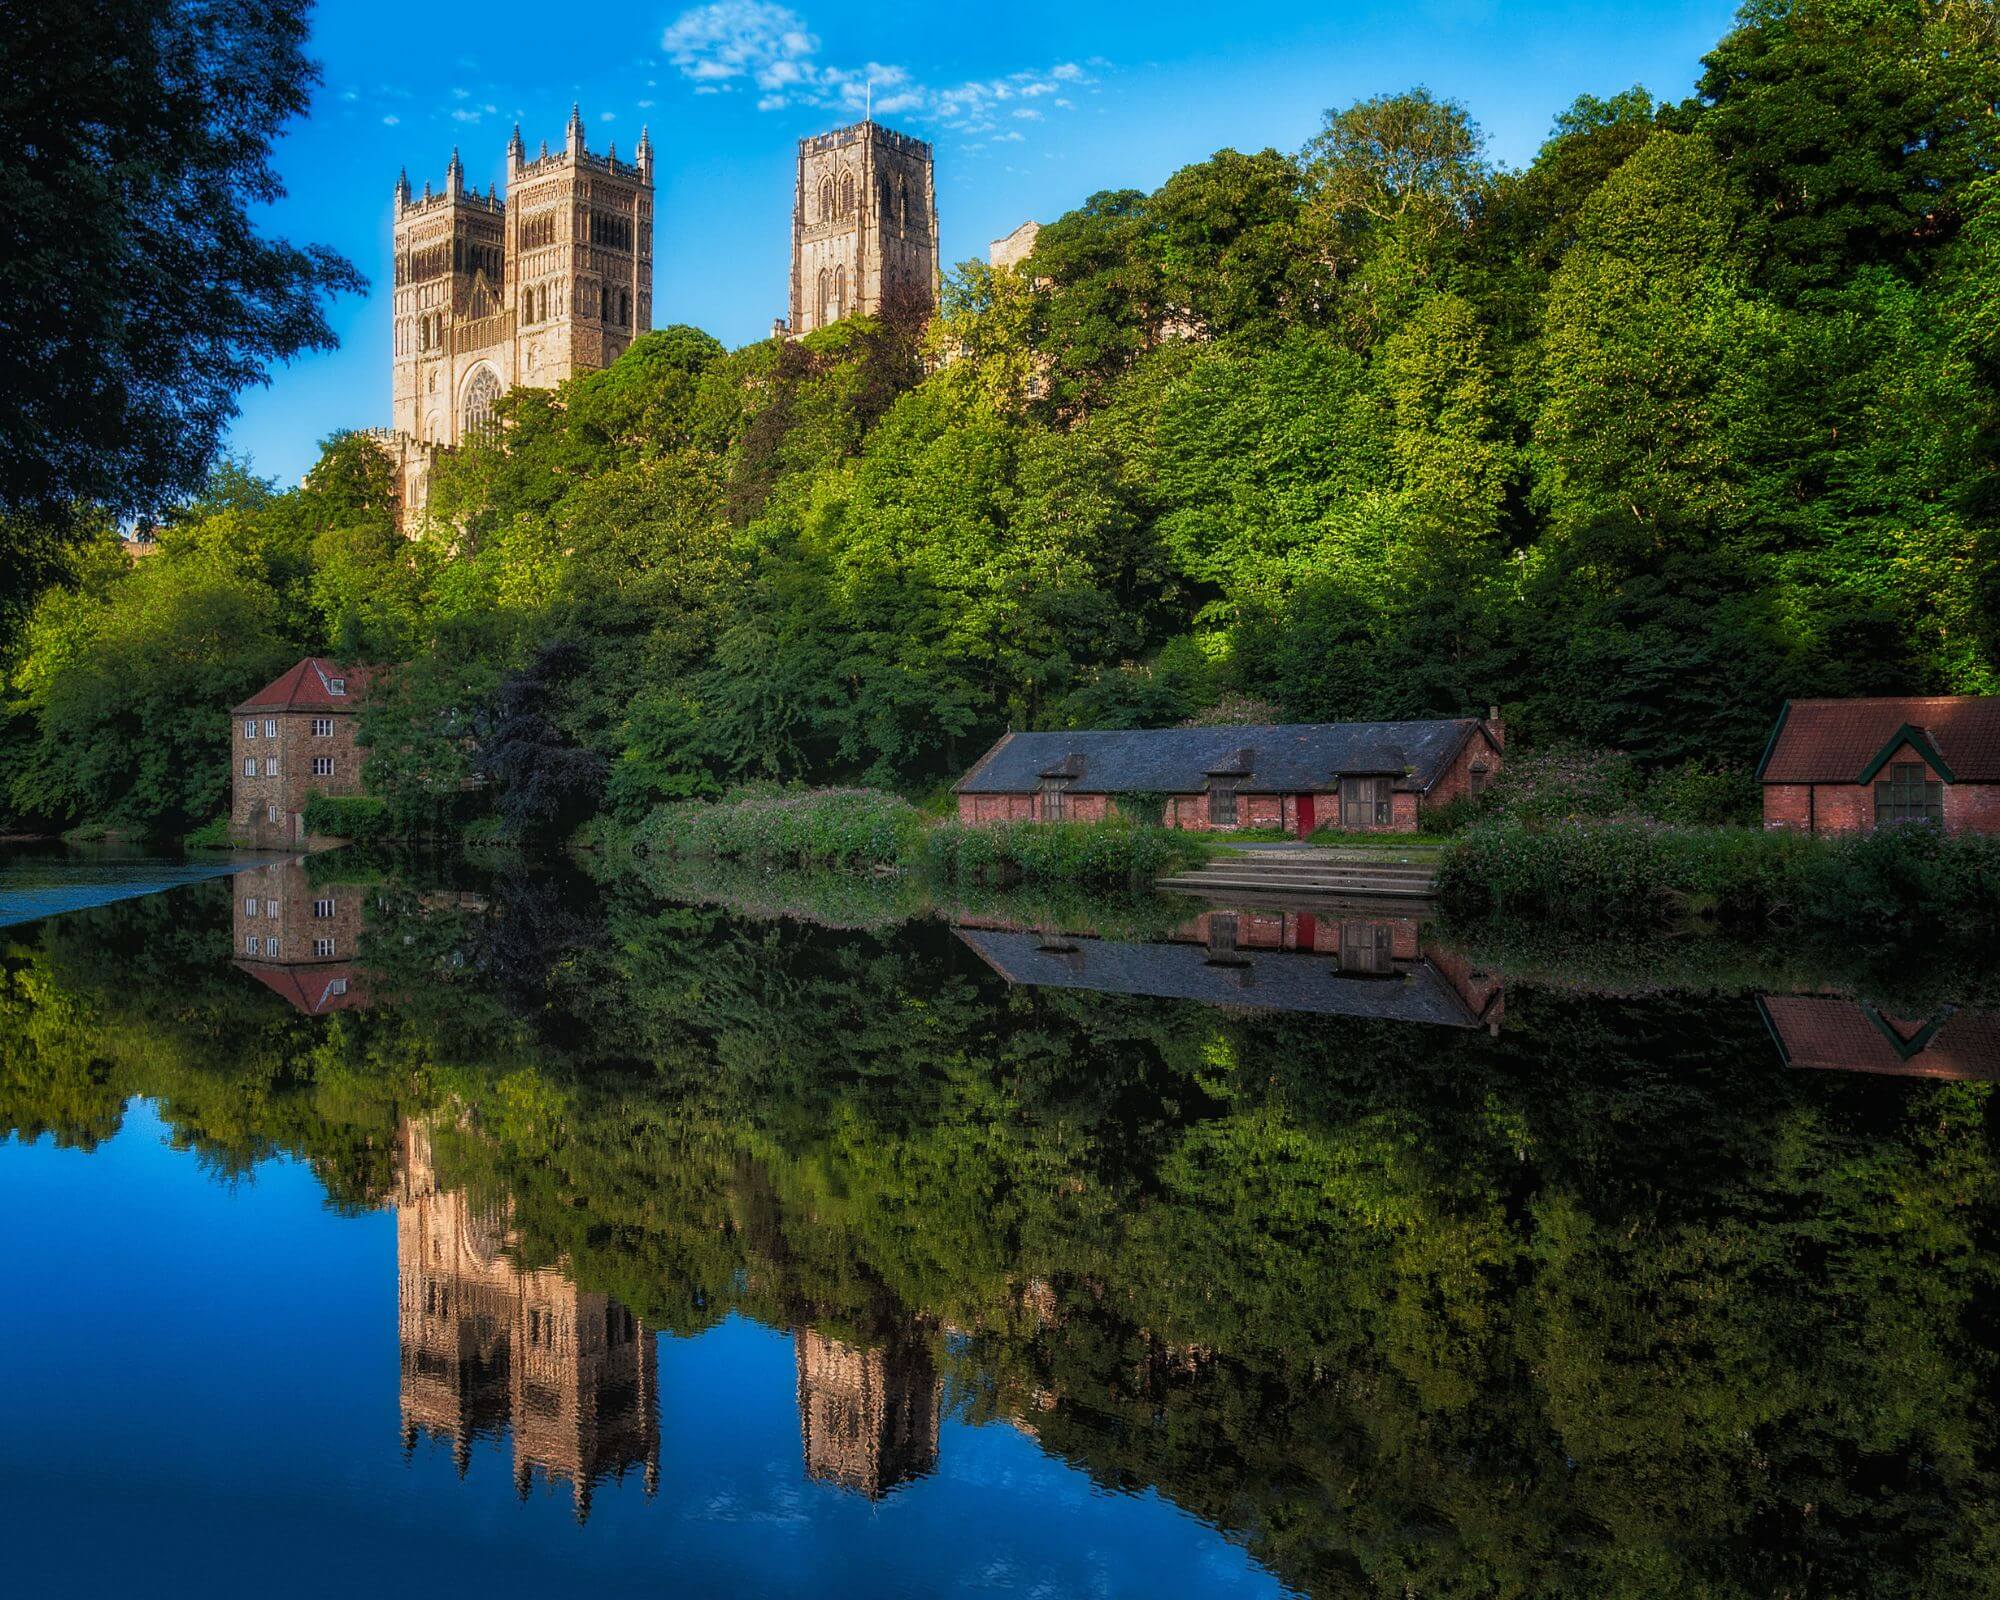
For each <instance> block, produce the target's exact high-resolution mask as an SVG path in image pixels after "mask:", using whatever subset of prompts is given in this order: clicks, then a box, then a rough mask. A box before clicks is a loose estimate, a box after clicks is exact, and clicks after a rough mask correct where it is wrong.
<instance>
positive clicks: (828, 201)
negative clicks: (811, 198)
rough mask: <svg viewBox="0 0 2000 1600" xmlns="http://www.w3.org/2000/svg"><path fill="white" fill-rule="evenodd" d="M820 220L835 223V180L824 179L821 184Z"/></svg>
mask: <svg viewBox="0 0 2000 1600" xmlns="http://www.w3.org/2000/svg"><path fill="white" fill-rule="evenodd" d="M819 220H820V221H821V222H831V221H833V179H831V178H822V179H820V184H819Z"/></svg>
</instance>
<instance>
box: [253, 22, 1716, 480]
mask: <svg viewBox="0 0 2000 1600" xmlns="http://www.w3.org/2000/svg"><path fill="white" fill-rule="evenodd" d="M1734 11H1735V4H1734V0H1650V3H1643V4H1632V3H1623V4H1621V3H1617V0H1611V3H1606V0H1519V3H1512V4H1501V3H1499V0H1342V3H1337V4H1321V5H1293V4H1238V5H1234V6H1215V5H1212V4H1192V3H1188V0H1151V3H1148V4H1131V5H1116V6H1100V5H1080V4H1074V3H1072V4H1067V5H1064V4H1047V3H1043V0H1009V3H1008V4H1005V5H984V6H979V7H976V8H975V7H964V8H957V7H948V6H940V5H914V4H905V3H901V0H876V3H873V4H866V5H859V6H856V5H844V6H838V7H836V6H833V5H830V4H827V3H825V0H793V3H791V4H789V5H785V4H777V3H773V0H719V3H716V4H706V5H695V6H687V5H679V4H676V3H674V0H666V3H664V4H658V5H652V4H636V5H634V4H622V3H618V0H598V3H596V4H593V5H589V6H580V5H563V4H551V3H550V0H534V3H525V4H524V3H519V0H488V3H486V4H483V5H481V6H479V7H476V8H475V7H469V6H454V5H421V4H411V3H409V0H404V3H402V4H391V3H389V0H322V4H321V5H320V7H319V9H318V11H317V12H316V14H315V18H314V37H313V46H312V48H313V52H314V54H315V55H316V56H317V57H318V59H319V60H320V61H321V63H322V64H323V66H324V69H325V83H324V84H323V86H322V87H321V89H320V90H319V92H318V94H317V96H316V97H315V100H314V105H313V110H312V114H311V115H310V117H308V118H307V119H306V120H304V121H302V122H300V123H299V124H297V125H295V126H294V127H293V128H292V129H291V130H290V131H289V132H288V133H287V134H286V136H285V137H284V138H283V139H282V140H281V142H280V144H279V146H278V149H277V152H276V161H277V166H278V170H279V172H280V175H281V176H282V177H283V179H284V182H285V185H286V188H287V190H288V194H287V197H286V198H285V199H284V200H283V201H282V202H280V203H279V204H278V205H277V206H275V207H274V208H273V209H272V212H271V214H270V217H269V226H270V228H271V230H272V231H274V232H277V233H281V234H284V235H286V236H288V237H290V238H292V239H294V240H298V241H305V240H313V241H317V242H322V243H326V244H330V245H332V246H334V247H335V248H336V249H339V250H341V251H342V252H344V253H345V254H346V255H347V256H348V257H349V258H350V259H351V260H352V261H354V262H355V263H356V264H357V265H358V266H359V267H360V268H361V270H362V271H363V272H364V273H365V274H367V276H368V277H369V279H370V280H371V281H372V282H373V283H374V284H376V285H377V288H376V291H375V292H374V293H372V294H371V295H369V296H368V297H367V298H366V299H359V298H355V297H346V298H343V299H342V300H340V301H339V302H338V303H337V304H336V305H335V306H334V308H333V324H334V327H335V330H336V331H337V332H338V334H339V336H340V348H339V349H338V350H337V351H335V352H332V353H330V354H325V355H316V356H311V357H307V358H305V359H302V360H300V361H298V362H297V363H295V364H294V365H292V366H291V367H288V368H281V369H279V370H278V371H277V372H275V373H274V374H273V378H272V382H271V384H270V386H269V387H268V388H264V389H253V390H251V391H250V392H249V393H247V394H246V395H245V396H244V397H243V415H242V417H241V418H240V420H239V421H238V423H237V425H236V427H235V429H234V430H233V432H232V435H231V439H230V447H231V448H232V449H234V450H236V451H239V452H241V453H243V454H246V455H247V456H249V458H250V460H251V464H252V466H253V467H254V469H255V470H256V471H258V472H261V473H264V474H267V475H271V476H275V477H277V478H278V479H279V480H280V481H281V482H282V483H286V484H289V483H293V482H296V481H297V479H298V477H299V475H300V474H301V473H303V472H304V471H305V469H306V468H307V467H308V466H310V465H311V463H312V461H313V459H314V456H315V454H316V443H317V441H318V440H319V439H320V438H322V437H323V436H324V435H326V434H328V433H330V432H333V431H334V430H335V429H338V428H343V427H364V426H370V425H376V424H381V423H385V422H387V420H388V410H389V298H388V294H387V292H386V289H384V288H383V287H381V286H382V285H385V284H386V282H387V278H388V270H389V225H390V207H391V192H392V190H393V187H394V184H395V179H396V173H397V171H398V169H399V168H402V167H407V168H408V169H409V173H410V181H411V183H412V184H413V185H415V186H416V187H417V188H418V189H421V188H422V187H423V184H424V180H425V179H426V178H428V179H430V180H431V181H432V182H434V183H439V184H442V182H443V180H444V169H445V162H446V160H447V158H448V157H449V155H450V153H451V150H452V147H453V146H454V145H456V146H458V148H459V150H460V151H461V153H462V156H463V159H464V162H465V167H466V175H467V181H468V182H472V183H477V184H479V185H480V186H481V187H484V185H485V184H487V183H488V182H492V181H499V180H501V179H502V178H503V176H504V167H505V151H506V143H507V136H508V133H509V131H510V130H511V128H512V127H513V125H514V123H515V122H516V120H518V121H519V122H520V124H521V129H522V133H523V135H524V137H525V138H526V140H527V142H528V147H529V149H530V151H532V150H533V149H534V148H535V147H536V145H537V144H538V142H539V141H540V140H542V139H547V140H548V141H549V142H550V144H551V145H555V144H558V143H559V142H560V140H561V138H562V130H563V124H564V123H565V121H566V120H567V118H568V114H569V108H570V104H571V102H572V101H575V102H577V103H579V104H580V105H581V106H582V108H583V116H584V120H585V122H586V124H587V125H588V129H589V133H588V138H589V143H590V147H591V148H592V149H593V150H601V149H602V148H603V147H604V146H605V145H606V144H607V143H609V142H612V141H615V142H616V143H617V146H618V149H619V151H620V152H621V153H623V154H625V155H628V156H629V155H630V153H631V150H632V147H633V146H634V144H636V142H637V140H638V136H639V129H640V127H641V126H642V125H647V126H650V128H651V130H652V136H653V142H654V145H655V147H656V149H657V152H658V169H657V173H656V184H657V191H658V192H657V204H656V209H655V222H654V240H653V256H654V301H653V303H654V321H655V323H656V325H660V324H665V323H670V322H688V323H693V324H696V325H697V326H700V327H703V328H706V329H708V330H709V332H711V333H713V334H715V335H716V336H717V337H718V338H720V339H721V340H722V341H723V342H724V343H725V344H729V345H732V346H734V345H739V344H744V343H747V342H749V341H751V340H754V339H758V338H762V337H764V336H765V335H766V334H767V333H768V332H769V331H770V326H771V319H772V318H773V317H774V316H777V315H781V314H782V313H783V312H784V310H785V284H786V271H787V251H788V248H789V234H788V230H789V227H790V212H791V183H792V147H793V142H794V141H795V140H797V139H799V138H801V137H802V136H804V135H806V134H809V133H813V132H816V131H819V130H820V129H823V128H827V127H834V126H838V125H840V124H841V123H844V122H848V121H852V120H854V119H855V118H856V117H857V116H858V115H859V107H860V101H861V96H862V94H863V93H864V87H863V86H864V85H865V84H866V83H867V82H868V81H870V80H871V79H872V80H873V82H874V84H875V112H876V118H877V120H878V121H881V122H885V123H887V124H889V125H890V126H892V127H896V128H900V129H903V130H904V131H906V132H909V133H914V134H916V135H918V136H919V137H921V138H925V139H929V140H930V141H932V143H933V144H934V145H935V146H936V149H937V163H938V180H937V181H938V212H939V221H940V226H941V228H942V231H943V246H944V254H945V259H946V262H947V264H949V263H951V262H954V261H962V260H965V259H966V258H968V257H972V256H983V255H984V253H985V249H986V244H987V241H989V240H990V239H993V238H995V237H997V236H999V235H1001V234H1004V233H1006V232H1007V231H1009V230H1010V229H1012V228H1013V227H1014V226H1015V225H1016V224H1018V223H1019V222H1021V221H1022V220H1023V219H1025V218H1028V217H1035V218H1039V219H1042V220H1047V219H1048V218H1051V217H1054V216H1058V215H1060V214H1061V213H1062V212H1063V211H1065V210H1067V209H1069V208H1070V207H1071V206H1073V205H1075V204H1076V203H1078V202H1079V201H1080V200H1082V199H1083V198H1084V197H1085V196H1087V195H1089V194H1091V193H1092V192H1093V191H1095V190H1098V189H1109V188H1140V189H1151V188H1154V187H1156V186H1157V185H1158V184H1159V183H1160V182H1161V181H1162V180H1164V179H1165V178H1166V177H1167V176H1168V174H1170V173H1171V172H1172V171H1173V170H1174V169H1175V168H1176V167H1179V166H1182V165H1184V164H1186V163H1187V162H1189V161H1194V160H1199V159H1200V158H1202V157H1203V156H1206V155H1208V154H1210V153H1211V152H1213V151H1215V150H1217V149H1220V148H1222V147H1224V146H1234V147H1236V148H1238V149H1246V150H1251V149H1261V148H1263V147H1264V146H1266V145H1275V146H1276V147H1278V148H1279V149H1282V150H1295V149H1297V148H1298V147H1299V146H1300V145H1301V144H1303V143H1304V142H1305V141H1306V139H1308V138H1309V137H1310V136H1311V135H1312V134H1313V132H1314V131H1315V130H1316V129H1317V128H1318V126H1319V121H1320V115H1321V113H1322V112H1323V111H1324V110H1326V109H1327V108H1328V107H1331V106H1341V105H1346V104H1348V103H1350V102H1352V101H1354V100H1357V99H1361V98H1364V97H1366V96H1368V95H1372V94H1380V93H1385V92H1390V91H1394V90H1397V89H1402V88H1407V87H1409V86H1411V85H1413V84H1424V85H1426V86H1428V87H1429V88H1430V89H1431V90H1432V91H1433V92H1435V93H1437V94H1440V95H1444V96H1448V97H1451V98H1453V99H1457V100H1460V101H1463V102H1464V103H1465V105H1466V106H1467V107H1468V108H1469V109H1470V110H1471V112H1472V114H1473V116H1474V117H1475V118H1476V119H1477V121H1478V122H1479V124H1480V125H1481V127H1483V128H1484V129H1485V131H1486V133H1487V136H1488V138H1489V140H1490V145H1491V152H1492V154H1493V155H1494V157H1495V158H1496V159H1498V160H1500V161H1502V162H1505V163H1508V164H1511V165H1521V164H1525V163H1526V162H1527V161H1529V160H1530V159H1532V157H1533V155H1534V152H1535V149H1536V147H1537V146H1538V145H1539V144H1540V143H1541V141H1542V139H1543V138H1544V137H1545V136H1546V135H1547V132H1548V129H1549V125H1550V123H1551V121H1552V120H1553V119H1554V117H1555V116H1556V114H1557V113H1558V112H1559V111H1561V110H1562V109H1563V107H1565V106H1566V105H1568V104H1569V103H1570V101H1571V100H1573V99H1574V98H1575V97H1576V96H1577V95H1578V94H1580V93H1586V92H1587V93H1593V94H1611V93H1615V92H1616V91H1617V90H1619V89H1623V88H1627V87H1629V86H1630V85H1632V84H1634V83H1643V84H1644V85H1645V86H1646V87H1647V88H1648V89H1650V90H1652V91H1653V93H1654V94H1655V95H1656V96H1659V97H1662V98H1676V99H1677V98H1679V97H1681V96H1683V95H1685V94H1686V93H1687V92H1688V91H1689V89H1690V88H1691V86H1692V84H1693V81H1694V77H1695V74H1696V72H1697V70H1698V63H1699V61H1700V57H1701V55H1702V53H1703V52H1704V51H1705V50H1707V49H1708V48H1709V46H1710V45H1712V44H1713V43H1714V42H1715V40H1716V39H1718V38H1719V37H1721V35H1722V34H1723V32H1724V31H1726V29H1727V28H1728V26H1729V24H1730V20H1731V17H1732V15H1733V13H1734Z"/></svg>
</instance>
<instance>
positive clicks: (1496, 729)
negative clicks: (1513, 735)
mask: <svg viewBox="0 0 2000 1600" xmlns="http://www.w3.org/2000/svg"><path fill="white" fill-rule="evenodd" d="M1486 731H1487V732H1488V733H1490V734H1492V735H1493V742H1494V743H1495V744H1497V745H1498V746H1499V747H1500V748H1501V749H1502V750H1505V749H1506V748H1507V724H1506V723H1504V722H1502V721H1501V720H1500V708H1499V707H1498V706H1488V707H1487V708H1486Z"/></svg>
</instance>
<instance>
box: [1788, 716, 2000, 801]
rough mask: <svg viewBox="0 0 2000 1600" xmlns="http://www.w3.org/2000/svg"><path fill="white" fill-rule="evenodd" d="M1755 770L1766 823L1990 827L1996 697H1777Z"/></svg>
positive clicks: (1998, 771)
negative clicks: (1778, 702)
mask: <svg viewBox="0 0 2000 1600" xmlns="http://www.w3.org/2000/svg"><path fill="white" fill-rule="evenodd" d="M1757 779H1758V781H1759V782H1760V783H1761V784H1762V785H1763V786H1764V826H1765V827H1767V828H1800V829H1803V830H1804V831H1805V832H1807V833H1865V832H1867V831H1868V830H1869V829H1871V828H1874V827H1876V826H1878V825H1880V824H1881V823H1884V822H1931V823H1935V824H1937V825H1938V826H1940V827H1942V828H1943V829H1944V830H1945V831H1946V832H1947V833H1961V832H1969V833H2000V697H1986V698H1981V697H1979V696H1975V695H1930V696H1908V695H1905V696H1896V697H1892V698H1884V699H1874V700H1787V701H1786V702H1785V705H1784V709H1783V710H1781V711H1780V712H1779V713H1778V721H1777V725H1776V726H1775V727H1774V728H1772V730H1771V738H1770V742H1769V743H1768V744H1766V745H1765V747H1764V759H1763V760H1762V761H1760V762H1758V764H1757Z"/></svg>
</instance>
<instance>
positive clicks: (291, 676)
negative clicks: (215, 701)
mask: <svg viewBox="0 0 2000 1600" xmlns="http://www.w3.org/2000/svg"><path fill="white" fill-rule="evenodd" d="M374 675H375V669H374V668H373V667H343V666H341V665H339V664H338V663H337V662H333V661H329V660H327V659H326V657H325V656H307V657H306V658H305V660H303V661H301V662H300V663H299V664H298V665H297V666H295V667H293V668H291V669H290V670H289V671H287V672H285V673H284V674H283V675H281V676H279V677H276V678H273V679H272V680H271V681H270V682H269V683H267V684H265V685H264V687H263V688H261V689H259V690H258V691H257V692H256V693H255V694H253V695H252V696H251V697H250V698H249V699H248V700H245V701H244V702H243V703H242V704H241V705H239V706H237V707H236V708H235V709H236V710H238V711H358V710H360V708H361V704H360V703H361V700H362V697H363V696H365V695H366V694H367V692H368V684H369V681H370V680H371V679H372V678H373V677H374ZM336 678H338V679H341V680H342V681H343V685H344V687H345V688H346V690H347V692H346V693H345V694H338V695H337V694H335V693H334V692H333V680H334V679H336Z"/></svg>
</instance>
